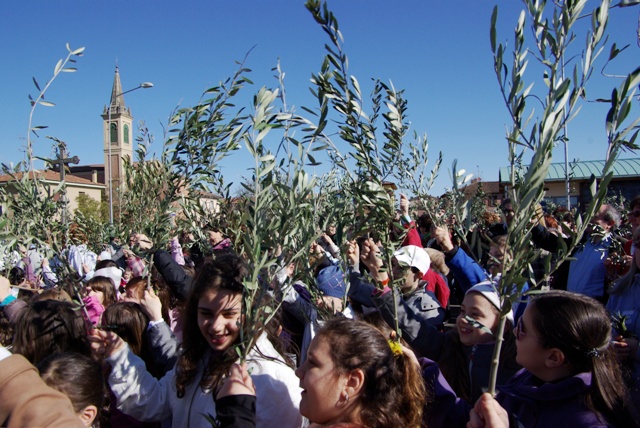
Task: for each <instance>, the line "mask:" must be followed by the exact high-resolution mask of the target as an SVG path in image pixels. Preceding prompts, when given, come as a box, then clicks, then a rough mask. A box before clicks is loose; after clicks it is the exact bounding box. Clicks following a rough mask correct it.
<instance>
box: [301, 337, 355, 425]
mask: <svg viewBox="0 0 640 428" xmlns="http://www.w3.org/2000/svg"><path fill="white" fill-rule="evenodd" d="M296 376H298V378H300V387H301V388H302V390H303V391H302V399H301V400H300V414H301V415H302V416H304V417H306V418H307V419H309V420H310V421H311V422H315V423H318V424H323V425H324V424H327V423H331V422H337V421H339V419H340V416H341V414H342V413H343V412H344V409H345V407H344V404H346V402H345V397H344V396H343V394H342V390H343V389H344V385H345V383H346V376H345V375H340V374H339V373H338V371H337V370H336V368H335V364H334V363H333V360H332V359H331V354H330V346H329V342H328V341H327V339H325V338H324V337H322V336H316V337H315V338H314V339H313V340H312V341H311V345H310V346H309V352H308V353H307V359H306V360H305V362H304V363H303V364H302V365H301V366H300V367H298V369H297V370H296ZM341 404H342V405H341Z"/></svg>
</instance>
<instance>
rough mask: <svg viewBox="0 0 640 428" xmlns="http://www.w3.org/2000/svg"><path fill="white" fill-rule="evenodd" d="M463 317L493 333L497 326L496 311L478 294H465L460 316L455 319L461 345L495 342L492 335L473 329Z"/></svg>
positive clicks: (497, 316)
mask: <svg viewBox="0 0 640 428" xmlns="http://www.w3.org/2000/svg"><path fill="white" fill-rule="evenodd" d="M465 316H469V317H471V318H473V319H474V320H476V321H477V322H479V323H480V324H482V325H484V326H485V327H487V328H489V329H491V331H493V332H495V331H496V327H497V326H498V321H499V315H498V311H497V309H496V308H495V307H494V306H493V305H492V304H491V302H489V300H487V299H486V298H485V297H484V296H482V295H481V294H480V293H475V292H471V293H467V294H466V296H464V300H463V301H462V305H460V315H458V318H457V319H456V326H457V327H458V333H459V335H460V342H462V344H463V345H467V346H473V345H479V344H481V343H490V342H493V341H494V340H495V338H494V337H493V335H491V334H489V333H488V332H486V331H482V330H481V329H479V328H475V327H473V326H472V325H471V324H469V322H468V321H467V320H465V319H464V318H465Z"/></svg>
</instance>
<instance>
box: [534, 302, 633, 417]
mask: <svg viewBox="0 0 640 428" xmlns="http://www.w3.org/2000/svg"><path fill="white" fill-rule="evenodd" d="M529 305H530V307H531V308H532V309H534V310H535V312H536V314H535V315H536V316H534V317H533V327H534V328H535V330H536V334H537V335H538V337H539V338H540V339H541V340H542V342H543V346H545V347H546V348H558V349H560V350H561V351H562V352H563V353H564V355H565V358H566V359H567V361H568V363H569V364H571V366H572V367H573V368H574V369H575V373H576V374H577V373H584V372H589V373H591V375H592V380H591V382H592V385H591V389H590V393H589V394H588V395H587V396H585V401H586V403H587V406H588V407H589V408H590V409H591V410H592V411H593V412H595V413H597V414H599V415H601V417H603V418H604V419H606V421H607V422H608V423H612V424H613V425H615V426H621V427H622V426H624V427H633V426H638V424H637V422H636V420H635V418H634V416H636V415H635V413H636V412H635V409H633V405H632V404H631V402H630V400H629V399H628V395H627V388H626V387H625V385H624V382H623V380H622V373H621V371H620V366H619V364H618V361H617V359H616V356H615V352H614V351H613V347H612V346H611V321H610V319H609V315H608V314H607V311H606V310H605V308H604V306H603V305H602V304H601V303H600V302H598V301H597V300H595V299H592V298H590V297H587V296H584V295H582V294H577V293H571V292H569V291H563V290H552V291H549V292H546V293H543V294H540V295H539V296H537V297H535V298H533V299H532V300H531V302H530V303H529Z"/></svg>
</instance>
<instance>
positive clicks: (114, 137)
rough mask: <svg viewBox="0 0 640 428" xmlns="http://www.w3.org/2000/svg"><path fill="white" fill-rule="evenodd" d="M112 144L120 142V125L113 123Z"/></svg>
mask: <svg viewBox="0 0 640 428" xmlns="http://www.w3.org/2000/svg"><path fill="white" fill-rule="evenodd" d="M110 128H111V138H110V139H111V144H118V125H116V124H115V123H111V127H110Z"/></svg>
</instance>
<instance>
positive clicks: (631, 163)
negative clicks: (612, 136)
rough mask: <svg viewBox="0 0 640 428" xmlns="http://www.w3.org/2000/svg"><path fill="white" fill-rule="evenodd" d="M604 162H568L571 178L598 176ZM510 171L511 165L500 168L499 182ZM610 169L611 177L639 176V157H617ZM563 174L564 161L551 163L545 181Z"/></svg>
mask: <svg viewBox="0 0 640 428" xmlns="http://www.w3.org/2000/svg"><path fill="white" fill-rule="evenodd" d="M604 164H605V161H604V160H595V161H578V162H570V163H569V173H570V174H571V180H588V179H589V178H590V177H591V175H592V174H593V175H595V176H596V177H600V176H602V169H603V168H604ZM510 171H511V167H503V168H500V182H505V181H507V180H508V177H509V175H510ZM612 171H613V178H633V177H640V158H632V159H618V160H616V161H615V162H614V164H613V168H612ZM564 175H565V169H564V162H557V163H552V164H551V165H549V171H548V172H547V178H546V179H545V181H564ZM503 177H505V179H503Z"/></svg>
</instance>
